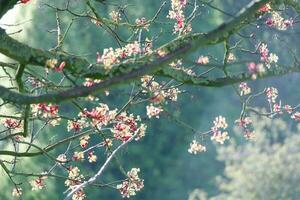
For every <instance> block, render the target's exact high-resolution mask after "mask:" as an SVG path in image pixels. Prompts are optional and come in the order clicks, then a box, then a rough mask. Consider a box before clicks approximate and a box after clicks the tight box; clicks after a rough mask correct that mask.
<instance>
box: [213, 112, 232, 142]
mask: <svg viewBox="0 0 300 200" xmlns="http://www.w3.org/2000/svg"><path fill="white" fill-rule="evenodd" d="M213 123H214V126H213V127H212V128H211V131H212V136H211V138H210V139H211V140H214V141H216V142H218V143H220V144H224V142H225V141H226V140H228V139H229V136H228V132H226V131H224V132H223V131H222V130H225V129H226V128H227V127H228V124H227V123H226V119H225V118H224V117H222V116H218V117H216V118H215V120H214V121H213Z"/></svg>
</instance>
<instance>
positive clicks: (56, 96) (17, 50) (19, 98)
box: [0, 0, 279, 104]
mask: <svg viewBox="0 0 300 200" xmlns="http://www.w3.org/2000/svg"><path fill="white" fill-rule="evenodd" d="M277 1H279V0H273V2H277ZM267 2H270V0H261V1H252V2H251V3H249V4H248V5H247V6H245V8H244V9H242V10H241V11H240V12H239V13H238V14H237V15H236V17H235V18H234V19H232V20H231V21H229V22H227V23H223V24H222V25H220V26H219V27H218V28H216V29H214V30H212V31H210V32H208V33H207V34H193V35H188V36H185V37H180V38H178V39H175V40H173V41H171V42H170V43H168V44H166V45H164V46H162V47H160V48H159V49H158V50H161V51H164V52H166V53H167V55H166V56H164V57H162V58H159V57H158V56H157V55H156V54H155V53H154V54H152V55H150V56H144V57H142V58H141V59H138V60H133V61H132V60H131V61H127V62H125V63H121V64H120V65H117V66H115V67H114V68H113V69H112V71H111V72H110V73H109V74H108V73H107V72H105V71H104V70H103V67H101V65H94V66H93V67H94V68H95V69H97V68H98V69H97V70H98V71H97V73H93V76H98V77H106V78H107V77H112V78H110V79H107V80H105V81H103V82H101V83H99V84H96V85H94V86H92V87H75V88H73V89H69V90H66V91H62V92H57V93H50V94H43V95H39V96H31V95H25V94H24V95H23V94H20V93H16V92H13V91H10V90H8V89H7V88H4V87H0V97H1V98H2V99H3V100H4V101H8V102H12V103H17V104H32V103H39V102H60V101H64V100H68V99H72V98H76V97H84V96H88V95H90V94H93V93H96V92H99V91H101V90H104V89H108V88H110V87H112V86H115V85H118V84H121V83H124V81H130V80H133V79H136V78H138V77H140V76H142V75H145V74H151V73H155V72H156V71H158V70H160V69H161V68H162V67H163V66H164V65H165V64H167V63H169V62H171V61H172V60H174V59H176V58H178V57H184V56H186V55H187V54H188V53H191V52H193V51H195V50H197V49H199V48H201V47H204V46H207V45H214V44H217V43H220V42H222V41H224V40H225V39H226V38H228V36H229V35H232V34H233V33H235V32H236V31H238V30H240V29H241V28H242V27H243V26H245V25H246V24H248V23H249V22H250V21H251V20H252V19H254V18H255V17H256V13H257V10H258V9H259V8H260V7H261V6H262V5H264V4H265V3H267ZM0 52H1V53H3V54H5V55H7V56H9V57H11V58H13V59H15V60H17V61H19V62H21V63H26V64H33V65H40V66H44V65H45V63H46V62H47V61H48V60H49V59H54V58H55V59H58V60H62V61H65V62H66V63H67V65H66V69H67V70H70V71H71V72H73V73H74V72H75V73H76V74H82V73H83V71H86V67H87V66H89V63H88V62H87V61H86V60H85V59H81V58H77V57H70V56H66V55H63V54H55V53H53V52H49V51H44V50H40V49H35V48H31V47H29V46H27V45H25V44H22V43H20V42H18V41H16V40H14V39H12V38H10V37H9V36H7V34H5V32H4V30H3V29H0ZM137 63H138V64H137ZM99 67H101V68H100V70H99ZM83 68H84V69H83ZM73 75H74V74H73Z"/></svg>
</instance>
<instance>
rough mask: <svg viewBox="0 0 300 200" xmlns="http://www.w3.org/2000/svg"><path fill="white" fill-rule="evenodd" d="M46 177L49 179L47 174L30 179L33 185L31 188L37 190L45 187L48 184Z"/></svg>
mask: <svg viewBox="0 0 300 200" xmlns="http://www.w3.org/2000/svg"><path fill="white" fill-rule="evenodd" d="M45 179H47V176H40V177H38V178H37V179H35V180H32V181H30V185H31V187H32V188H31V190H32V191H35V190H41V189H43V188H44V187H45V186H46V185H45Z"/></svg>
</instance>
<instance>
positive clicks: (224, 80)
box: [156, 66, 300, 87]
mask: <svg viewBox="0 0 300 200" xmlns="http://www.w3.org/2000/svg"><path fill="white" fill-rule="evenodd" d="M295 72H296V73H300V66H292V67H281V68H277V69H275V70H274V71H268V72H266V73H264V74H261V75H257V78H258V79H263V78H267V77H276V76H283V75H286V74H289V73H295ZM156 74H157V75H160V76H167V77H170V78H172V79H174V80H177V81H178V82H181V83H184V84H189V85H195V86H204V87H223V86H226V85H231V84H235V83H240V82H242V81H247V80H252V74H249V73H240V74H236V75H230V76H226V77H220V78H207V77H197V76H191V75H188V74H186V73H185V72H184V71H181V70H177V69H173V68H164V69H162V70H161V71H159V72H158V73H156Z"/></svg>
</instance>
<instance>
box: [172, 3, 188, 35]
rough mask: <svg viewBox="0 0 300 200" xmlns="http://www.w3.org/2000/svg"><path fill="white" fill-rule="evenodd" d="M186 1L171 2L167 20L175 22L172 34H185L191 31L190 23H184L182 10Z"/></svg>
mask: <svg viewBox="0 0 300 200" xmlns="http://www.w3.org/2000/svg"><path fill="white" fill-rule="evenodd" d="M186 5H187V0H171V10H169V14H168V16H167V17H168V18H170V19H174V20H176V23H175V25H174V29H173V33H174V34H175V33H180V34H186V33H189V32H191V31H192V26H191V24H190V23H186V19H185V15H184V8H185V7H186Z"/></svg>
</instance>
